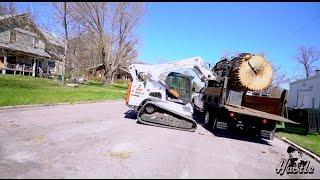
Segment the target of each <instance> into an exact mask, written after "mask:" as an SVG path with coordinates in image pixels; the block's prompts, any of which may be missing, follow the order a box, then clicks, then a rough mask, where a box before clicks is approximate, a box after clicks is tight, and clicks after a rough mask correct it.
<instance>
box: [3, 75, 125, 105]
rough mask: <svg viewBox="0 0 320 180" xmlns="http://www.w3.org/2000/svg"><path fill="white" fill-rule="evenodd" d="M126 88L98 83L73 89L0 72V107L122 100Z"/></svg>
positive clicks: (50, 81) (48, 80) (56, 82)
mask: <svg viewBox="0 0 320 180" xmlns="http://www.w3.org/2000/svg"><path fill="white" fill-rule="evenodd" d="M66 84H67V83H66ZM126 88H127V86H126V85H125V84H114V85H111V86H110V87H108V88H106V87H104V86H103V84H102V83H99V82H89V83H86V84H85V85H81V86H79V87H77V88H71V87H66V86H62V85H61V84H60V83H59V82H58V81H54V80H51V79H45V78H34V77H30V76H18V75H17V76H13V75H0V89H1V90H0V106H12V105H25V104H56V103H61V102H70V103H74V102H79V101H94V100H110V99H123V98H124V96H125V90H126Z"/></svg>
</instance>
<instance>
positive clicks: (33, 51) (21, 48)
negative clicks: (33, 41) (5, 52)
mask: <svg viewBox="0 0 320 180" xmlns="http://www.w3.org/2000/svg"><path fill="white" fill-rule="evenodd" d="M0 47H3V48H5V49H11V50H15V51H22V52H26V53H30V54H34V55H37V56H42V57H46V58H50V57H51V56H50V55H49V54H48V53H46V52H45V51H41V50H38V49H33V48H27V47H24V46H19V45H16V44H7V43H1V42H0Z"/></svg>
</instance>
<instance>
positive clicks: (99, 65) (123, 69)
mask: <svg viewBox="0 0 320 180" xmlns="http://www.w3.org/2000/svg"><path fill="white" fill-rule="evenodd" d="M101 66H103V64H98V65H96V66H94V67H90V68H87V70H88V71H89V70H91V69H94V68H98V67H101ZM118 68H119V69H120V70H121V71H124V72H126V73H130V72H129V71H128V70H127V69H126V68H127V67H118Z"/></svg>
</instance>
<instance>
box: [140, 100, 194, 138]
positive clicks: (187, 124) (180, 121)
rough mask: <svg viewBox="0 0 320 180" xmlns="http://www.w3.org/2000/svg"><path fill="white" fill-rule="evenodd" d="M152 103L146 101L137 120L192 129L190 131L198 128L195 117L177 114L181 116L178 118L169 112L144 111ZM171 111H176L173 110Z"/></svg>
mask: <svg viewBox="0 0 320 180" xmlns="http://www.w3.org/2000/svg"><path fill="white" fill-rule="evenodd" d="M150 103H151V104H153V103H152V102H148V103H146V104H145V105H144V106H143V107H142V108H141V110H140V111H139V112H138V121H137V122H138V123H142V124H146V125H151V126H157V127H163V128H170V129H177V130H183V131H190V132H194V131H195V130H196V128H197V124H196V122H195V121H194V120H193V119H191V118H188V117H185V116H181V115H178V114H176V115H177V116H180V118H177V117H174V116H172V115H169V114H167V113H159V112H155V113H153V114H146V113H143V110H144V107H146V105H147V104H150ZM153 105H154V106H156V107H157V108H160V109H162V110H164V111H168V110H166V109H163V108H161V107H159V106H157V105H155V104H153ZM171 113H174V112H171ZM174 114H175V113H174Z"/></svg>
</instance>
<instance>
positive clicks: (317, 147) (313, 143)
mask: <svg viewBox="0 0 320 180" xmlns="http://www.w3.org/2000/svg"><path fill="white" fill-rule="evenodd" d="M277 131H278V132H276V136H277V137H278V138H280V139H281V138H282V137H286V138H287V139H288V140H290V141H291V142H293V143H295V144H298V145H299V146H301V147H303V148H305V149H308V150H309V151H311V152H313V153H314V154H316V155H318V156H320V135H319V134H315V133H314V134H307V135H303V134H302V133H301V131H300V130H299V129H297V130H296V131H293V130H292V128H291V129H290V131H288V130H286V128H283V129H277Z"/></svg>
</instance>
